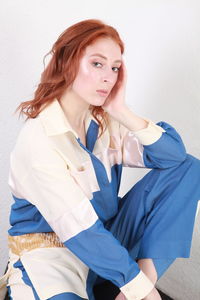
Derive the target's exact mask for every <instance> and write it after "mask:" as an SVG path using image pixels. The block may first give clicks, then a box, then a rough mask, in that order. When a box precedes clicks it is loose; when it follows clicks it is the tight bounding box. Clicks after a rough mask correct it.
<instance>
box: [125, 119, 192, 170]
mask: <svg viewBox="0 0 200 300" xmlns="http://www.w3.org/2000/svg"><path fill="white" fill-rule="evenodd" d="M144 119H145V120H146V121H147V122H148V125H147V127H146V128H144V129H141V130H138V131H131V130H129V129H127V128H126V127H125V126H123V125H122V124H120V140H121V150H122V164H123V166H125V167H137V168H151V169H153V168H160V169H165V168H170V167H174V166H176V165H178V164H180V163H181V162H182V161H184V160H185V158H186V155H187V154H186V149H185V146H184V144H183V141H182V139H181V137H180V135H179V133H178V132H177V131H176V130H175V128H174V127H172V126H171V125H170V124H168V123H166V122H163V121H160V122H158V123H154V122H153V121H152V120H149V119H147V118H144Z"/></svg>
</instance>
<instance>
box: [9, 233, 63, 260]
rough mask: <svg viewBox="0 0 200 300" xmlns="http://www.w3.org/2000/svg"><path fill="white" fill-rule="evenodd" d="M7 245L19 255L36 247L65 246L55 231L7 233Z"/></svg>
mask: <svg viewBox="0 0 200 300" xmlns="http://www.w3.org/2000/svg"><path fill="white" fill-rule="evenodd" d="M8 247H9V248H10V249H11V251H12V252H13V253H14V254H16V255H21V254H23V253H25V252H27V251H30V250H33V249H36V248H51V247H65V245H64V244H63V243H62V242H61V241H60V240H59V238H58V236H57V235H56V234H55V232H42V233H27V234H23V235H16V236H11V235H8Z"/></svg>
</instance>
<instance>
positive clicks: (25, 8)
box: [0, 0, 200, 300]
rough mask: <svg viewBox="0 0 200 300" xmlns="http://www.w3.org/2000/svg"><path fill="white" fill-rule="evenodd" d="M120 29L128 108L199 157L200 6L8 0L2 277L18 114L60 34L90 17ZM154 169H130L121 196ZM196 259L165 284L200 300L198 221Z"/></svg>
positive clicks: (0, 176) (0, 21) (178, 266)
mask: <svg viewBox="0 0 200 300" xmlns="http://www.w3.org/2000/svg"><path fill="white" fill-rule="evenodd" d="M88 18H99V19H101V20H103V21H105V22H107V23H108V24H110V25H113V26H114V27H115V28H116V29H117V30H118V31H119V33H120V35H121V37H122V39H123V40H124V42H125V46H126V49H125V61H126V66H127V70H128V83H127V103H128V104H129V105H130V106H131V107H132V108H133V109H134V111H135V112H136V113H137V114H138V115H140V116H146V117H148V118H151V119H152V120H153V121H155V122H158V121H161V120H163V121H166V122H168V123H170V124H171V125H172V126H174V127H175V128H176V130H177V131H178V132H179V133H180V134H181V136H182V138H183V141H184V142H185V145H186V148H187V152H189V153H190V154H192V155H194V156H196V157H198V158H200V134H199V129H200V118H199V115H200V101H199V100H200V91H199V90H200V80H199V79H200V58H199V57H200V56H199V55H200V54H199V53H200V5H199V4H198V1H193V0H188V1H183V0H182V1H177V0H171V1H170V0H165V1H148V0H147V1H142V0H138V1H125V0H124V1H117V0H110V1H94V0H93V1H92V0H90V1H89V0H85V1H81V0H80V1H78V0H73V1H66V0H60V1H59V0H57V1H53V0H46V1H45V0H43V1H42V0H34V1H26V0H7V1H2V2H1V10H0V28H1V32H0V35H1V36H0V41H1V47H0V51H1V54H0V65H1V70H0V78H1V81H2V82H1V94H0V95H1V96H0V97H1V99H0V136H1V143H0V186H1V189H0V199H1V201H0V230H1V234H0V273H1V274H3V273H4V269H5V267H6V263H7V259H8V254H7V246H6V238H7V230H8V228H9V220H8V216H9V211H10V205H11V203H12V199H11V194H10V191H9V189H8V185H7V177H8V168H9V153H10V151H11V149H12V147H13V145H14V143H15V140H16V137H17V135H18V132H19V130H20V128H21V125H22V120H18V116H17V115H13V112H14V110H15V109H16V107H17V105H19V103H20V102H22V101H25V100H28V99H31V98H32V96H33V92H34V90H35V88H36V86H37V84H38V83H39V79H40V74H41V72H42V71H43V63H42V59H43V56H44V55H45V54H46V53H47V52H48V51H49V50H50V48H51V46H52V44H53V43H54V42H55V40H56V39H57V37H58V35H59V34H60V33H61V32H62V31H63V30H64V29H66V28H67V27H68V26H70V25H72V24H74V23H75V22H78V21H80V20H83V19H88ZM147 171H149V170H138V169H127V168H125V169H124V172H123V181H122V188H121V190H120V193H121V194H124V193H125V192H126V191H127V190H128V189H129V188H130V187H131V186H132V184H133V183H134V182H136V181H137V180H138V179H139V178H141V176H144V175H145V174H146V172H147ZM197 222H198V224H196V227H195V233H194V239H193V246H192V253H191V258H190V259H177V260H176V261H175V263H174V264H173V265H172V266H171V267H170V268H169V269H168V271H167V272H166V273H165V274H164V275H163V277H162V278H161V279H160V280H159V282H158V286H159V288H160V289H163V290H164V291H165V292H166V293H168V294H169V295H171V296H173V297H174V299H177V300H188V299H200V282H199V281H198V278H199V273H200V258H199V253H200V241H199V218H198V220H197Z"/></svg>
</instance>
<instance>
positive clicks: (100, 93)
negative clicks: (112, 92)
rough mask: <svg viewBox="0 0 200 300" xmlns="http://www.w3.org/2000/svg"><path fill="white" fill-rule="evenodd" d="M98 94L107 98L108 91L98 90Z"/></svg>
mask: <svg viewBox="0 0 200 300" xmlns="http://www.w3.org/2000/svg"><path fill="white" fill-rule="evenodd" d="M97 93H98V94H99V95H100V96H102V97H105V96H106V95H108V91H106V90H97Z"/></svg>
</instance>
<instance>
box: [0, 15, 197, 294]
mask: <svg viewBox="0 0 200 300" xmlns="http://www.w3.org/2000/svg"><path fill="white" fill-rule="evenodd" d="M50 53H51V55H52V58H51V60H50V62H49V64H48V66H47V67H46V69H45V70H44V72H43V74H42V76H41V82H40V84H39V86H38V88H37V90H36V91H35V95H34V99H33V100H31V101H27V102H22V103H21V104H20V106H19V107H18V109H20V112H21V113H24V114H25V115H26V116H27V119H26V122H25V124H24V126H23V128H22V129H21V132H20V134H19V136H18V139H17V142H16V145H15V147H14V149H13V151H12V153H11V159H10V174H9V186H10V188H11V192H12V196H13V199H14V203H13V205H12V208H11V215H10V223H11V228H10V229H9V231H8V232H9V248H10V252H9V255H10V256H9V257H10V259H9V267H8V271H7V273H6V274H5V276H4V277H3V278H2V279H1V281H2V285H3V284H6V283H7V287H8V289H9V294H10V297H11V299H14V300H27V299H29V300H32V299H37V300H38V299H42V300H45V299H51V300H61V299H62V300H64V299H67V300H72V299H73V300H78V299H89V300H94V294H93V287H94V285H96V284H99V283H100V282H102V281H104V280H109V281H111V282H112V283H113V284H114V285H116V286H117V287H118V288H119V291H120V292H119V294H118V295H117V297H116V298H115V299H116V300H122V299H128V300H132V299H134V300H139V299H145V300H157V299H161V297H160V295H159V293H158V291H157V290H156V288H155V284H156V281H157V280H158V279H159V278H160V277H161V276H162V274H163V273H164V272H165V271H166V270H167V268H168V267H169V266H170V265H171V264H172V262H173V261H174V260H175V259H176V258H177V257H187V258H188V257H189V256H190V247H191V241H192V234H193V228H194V222H195V217H196V214H197V204H198V200H199V199H200V185H199V180H200V161H199V160H198V159H197V158H195V157H194V156H192V155H190V154H187V153H186V150H185V147H184V144H183V142H182V140H181V137H180V135H179V134H178V133H177V131H176V130H175V129H174V128H173V127H172V126H171V125H170V124H168V123H166V122H163V121H160V122H158V123H157V124H155V123H154V122H153V121H152V120H150V119H147V118H141V117H140V116H138V115H136V114H135V112H133V111H131V110H130V109H129V107H128V106H127V105H126V103H125V87H126V68H125V64H124V61H123V53H124V44H123V42H122V40H121V39H120V36H119V34H118V32H117V31H116V30H115V29H114V28H113V27H111V26H109V25H107V24H104V23H103V22H101V21H100V20H95V19H89V20H84V21H82V22H79V23H76V24H74V25H73V26H71V27H69V28H67V29H66V30H65V31H64V32H63V33H62V34H61V35H60V36H59V38H58V40H57V41H56V42H55V44H54V45H53V48H52V50H51V52H50ZM123 166H125V167H137V168H150V169H152V170H151V171H149V173H147V174H146V175H145V176H144V177H143V178H142V179H141V180H140V181H138V182H137V183H136V184H135V185H133V187H132V188H131V189H130V190H129V191H128V192H127V193H126V195H125V196H124V197H119V196H118V191H119V187H120V179H121V172H122V167H123Z"/></svg>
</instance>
